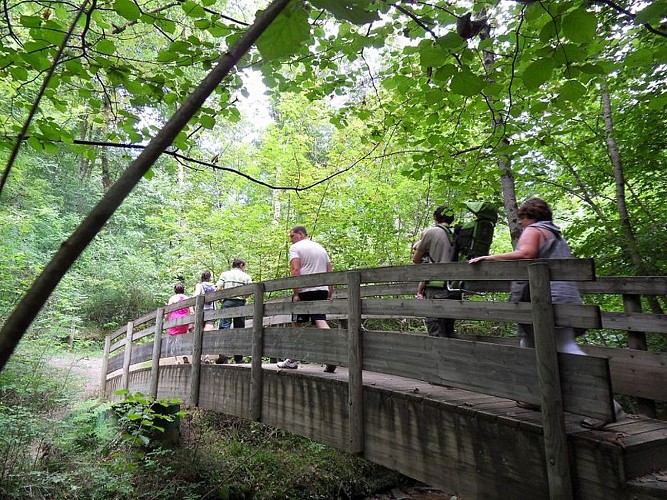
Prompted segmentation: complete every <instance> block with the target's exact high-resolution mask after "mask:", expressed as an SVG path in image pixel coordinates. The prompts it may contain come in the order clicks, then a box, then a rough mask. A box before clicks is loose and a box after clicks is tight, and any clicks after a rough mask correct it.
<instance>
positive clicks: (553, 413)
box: [528, 262, 572, 500]
mask: <svg viewBox="0 0 667 500" xmlns="http://www.w3.org/2000/svg"><path fill="white" fill-rule="evenodd" d="M549 278H550V273H549V264H548V263H547V262H536V263H534V264H530V265H529V266H528V280H529V282H530V301H531V303H532V308H533V327H534V332H535V355H536V358H537V378H538V382H539V388H540V392H541V395H542V401H541V406H542V426H543V432H544V451H545V456H546V461H547V463H546V466H547V477H548V480H549V498H551V499H560V500H568V499H571V498H572V479H571V475H570V462H569V457H568V450H567V433H566V432H565V419H564V416H563V397H562V393H561V388H560V373H559V371H558V353H557V351H556V338H555V328H554V325H555V323H554V312H553V306H552V304H551V283H550V279H549Z"/></svg>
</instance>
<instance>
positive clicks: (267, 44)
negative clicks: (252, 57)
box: [257, 9, 310, 61]
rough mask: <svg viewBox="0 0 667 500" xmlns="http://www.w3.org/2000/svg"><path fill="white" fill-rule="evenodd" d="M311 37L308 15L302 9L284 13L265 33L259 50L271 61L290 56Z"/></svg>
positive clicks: (258, 43) (261, 38) (259, 42)
mask: <svg viewBox="0 0 667 500" xmlns="http://www.w3.org/2000/svg"><path fill="white" fill-rule="evenodd" d="M309 36H310V25H309V23H308V14H307V12H305V11H304V10H302V9H293V10H291V11H287V12H283V13H282V14H281V15H279V16H278V17H277V18H276V20H275V21H273V23H271V25H270V26H269V27H268V28H267V29H266V31H264V33H263V34H262V36H261V37H259V40H257V48H258V49H259V52H260V53H261V55H262V57H263V58H264V59H265V60H267V61H270V60H272V59H277V58H280V57H284V56H287V55H290V54H292V53H294V52H296V50H297V49H298V48H300V46H301V44H303V43H304V42H305V41H306V40H307V39H308V37H309Z"/></svg>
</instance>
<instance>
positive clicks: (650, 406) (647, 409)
mask: <svg viewBox="0 0 667 500" xmlns="http://www.w3.org/2000/svg"><path fill="white" fill-rule="evenodd" d="M623 309H624V310H625V312H626V313H640V312H642V298H641V295H634V294H623ZM628 349H637V350H638V351H647V350H648V345H647V344H646V333H644V332H628ZM637 412H638V413H641V414H642V415H646V416H647V417H651V418H654V417H655V401H653V400H652V399H647V398H637Z"/></svg>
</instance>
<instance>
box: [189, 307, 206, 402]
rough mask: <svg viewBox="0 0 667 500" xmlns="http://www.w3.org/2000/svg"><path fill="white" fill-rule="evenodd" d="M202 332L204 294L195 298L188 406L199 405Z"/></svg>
mask: <svg viewBox="0 0 667 500" xmlns="http://www.w3.org/2000/svg"><path fill="white" fill-rule="evenodd" d="M203 333H204V294H201V295H197V298H196V299H195V328H194V331H193V332H192V335H193V339H192V340H193V345H192V360H191V361H192V362H191V364H190V406H198V405H199V381H200V380H201V352H202V342H203V338H204V336H203Z"/></svg>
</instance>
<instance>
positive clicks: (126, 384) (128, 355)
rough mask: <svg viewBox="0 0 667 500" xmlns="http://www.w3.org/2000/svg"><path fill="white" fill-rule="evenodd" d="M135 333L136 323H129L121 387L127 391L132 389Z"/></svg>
mask: <svg viewBox="0 0 667 500" xmlns="http://www.w3.org/2000/svg"><path fill="white" fill-rule="evenodd" d="M133 331H134V322H133V321H130V322H128V323H127V333H126V335H125V357H124V358H123V378H122V379H121V384H120V385H121V387H122V388H123V389H125V390H128V389H129V388H130V360H131V359H132V334H133Z"/></svg>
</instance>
